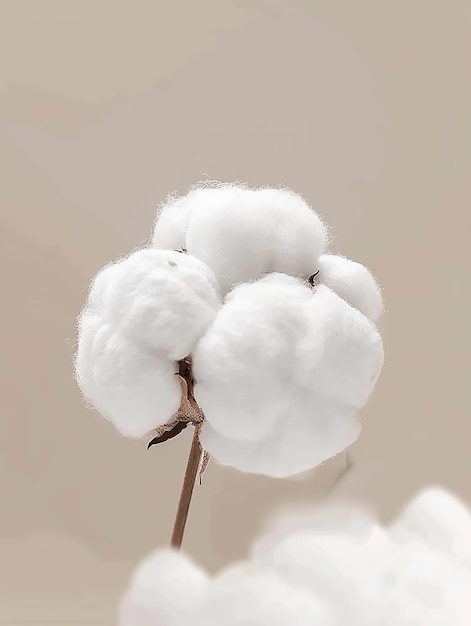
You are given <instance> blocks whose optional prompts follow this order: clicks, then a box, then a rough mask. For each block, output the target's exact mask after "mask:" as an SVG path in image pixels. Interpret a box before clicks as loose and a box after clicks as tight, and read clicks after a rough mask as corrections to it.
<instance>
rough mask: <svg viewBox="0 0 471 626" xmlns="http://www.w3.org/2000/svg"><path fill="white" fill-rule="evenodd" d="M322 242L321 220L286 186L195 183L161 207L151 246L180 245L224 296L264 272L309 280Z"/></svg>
mask: <svg viewBox="0 0 471 626" xmlns="http://www.w3.org/2000/svg"><path fill="white" fill-rule="evenodd" d="M326 242H327V229H326V226H325V224H324V223H323V221H322V220H321V218H320V217H319V216H318V215H317V213H315V212H314V211H313V210H312V209H311V207H310V206H309V205H308V204H307V203H306V202H305V200H304V199H303V198H302V197H301V196H300V195H298V194H296V193H294V192H293V191H290V190H287V189H266V188H261V189H249V188H247V187H243V186H240V185H217V186H208V187H196V188H195V189H193V190H191V191H190V192H189V193H188V194H187V195H186V196H183V197H180V198H176V199H175V198H174V199H172V200H171V201H170V202H169V203H168V204H166V205H164V206H163V207H161V209H160V211H159V214H158V216H157V220H156V223H155V228H154V235H153V246H154V247H155V248H164V249H166V248H180V247H182V248H185V249H186V250H188V253H189V254H191V255H192V256H194V257H196V258H198V259H200V260H201V261H203V262H204V263H206V265H207V266H208V267H209V268H210V269H211V270H212V271H213V272H214V274H215V275H216V277H217V279H218V281H219V284H220V286H221V289H222V292H223V294H226V293H228V292H229V291H230V289H232V288H233V287H234V286H235V285H237V284H239V283H245V282H248V281H250V280H253V279H255V278H259V277H260V276H261V275H262V274H264V273H266V272H283V273H285V274H290V275H293V276H301V277H303V278H306V279H307V278H308V277H309V276H310V274H312V273H313V272H315V271H317V269H318V268H317V264H318V259H319V256H320V255H321V254H322V253H323V252H324V249H325V246H326Z"/></svg>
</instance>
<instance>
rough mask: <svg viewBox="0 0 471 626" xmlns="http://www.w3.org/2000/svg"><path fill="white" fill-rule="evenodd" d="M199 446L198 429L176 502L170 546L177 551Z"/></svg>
mask: <svg viewBox="0 0 471 626" xmlns="http://www.w3.org/2000/svg"><path fill="white" fill-rule="evenodd" d="M201 454H202V453H201V446H200V443H199V438H198V429H197V428H195V429H194V432H193V440H192V442H191V448H190V454H189V456H188V463H187V466H186V471H185V477H184V479H183V485H182V490H181V493H180V501H179V502H178V508H177V514H176V516H175V523H174V525H173V533H172V540H171V546H172V547H173V548H176V549H177V550H179V549H180V548H181V545H182V541H183V534H184V532H185V525H186V520H187V517H188V511H189V509H190V504H191V496H192V495H193V488H194V486H195V481H196V476H197V475H198V469H199V467H200V463H201Z"/></svg>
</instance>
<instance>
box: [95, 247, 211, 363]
mask: <svg viewBox="0 0 471 626" xmlns="http://www.w3.org/2000/svg"><path fill="white" fill-rule="evenodd" d="M121 265H122V266H121V267H120V273H119V277H118V279H117V280H115V281H114V282H113V283H112V285H111V286H110V287H109V289H108V302H107V305H108V310H109V315H110V317H111V319H112V320H113V321H114V323H115V324H116V326H117V328H119V329H120V331H121V332H122V333H123V334H124V335H126V336H127V337H128V338H129V339H130V340H131V341H136V342H137V343H139V344H140V345H141V346H142V347H143V348H145V349H148V348H151V349H153V350H156V351H158V352H161V353H163V354H164V355H165V356H166V357H168V358H169V359H173V360H178V359H182V358H184V357H186V356H187V355H188V354H189V353H190V352H191V350H192V349H193V348H194V346H195V344H196V341H197V340H198V339H199V337H200V336H201V335H202V334H203V333H204V331H205V330H206V328H207V327H208V326H209V325H210V324H211V322H212V321H213V319H214V317H215V316H216V313H217V310H218V309H219V307H220V303H221V296H220V293H219V288H218V285H217V282H216V280H215V278H214V275H213V274H212V272H211V271H210V270H209V269H208V267H207V266H206V265H204V263H201V261H198V259H195V258H193V257H191V256H189V255H187V254H182V253H179V252H176V251H173V250H139V251H138V252H135V253H134V254H131V255H130V256H129V257H128V258H127V259H126V260H125V261H123V262H122V264H121Z"/></svg>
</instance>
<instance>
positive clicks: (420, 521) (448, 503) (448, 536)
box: [391, 488, 471, 573]
mask: <svg viewBox="0 0 471 626" xmlns="http://www.w3.org/2000/svg"><path fill="white" fill-rule="evenodd" d="M391 536H392V537H393V539H395V540H396V541H398V542H400V543H407V542H410V541H412V542H413V541H423V542H425V543H427V544H428V545H429V546H431V547H432V548H434V549H437V550H440V551H441V552H442V553H443V554H447V555H448V556H450V557H451V558H452V559H454V560H456V561H457V562H459V563H462V564H463V565H465V566H467V567H468V568H470V573H471V512H470V510H469V509H468V508H467V507H466V506H465V505H464V504H463V503H462V502H460V500H458V498H456V497H455V496H454V495H452V494H451V493H448V492H447V491H445V490H444V489H440V488H429V489H426V490H424V491H423V492H421V493H420V494H418V495H417V496H416V497H415V498H414V499H413V500H412V502H411V503H410V504H409V505H408V506H407V508H406V509H405V510H404V511H403V512H402V514H401V515H400V517H399V519H398V520H397V521H396V522H395V523H394V524H393V526H392V527H391Z"/></svg>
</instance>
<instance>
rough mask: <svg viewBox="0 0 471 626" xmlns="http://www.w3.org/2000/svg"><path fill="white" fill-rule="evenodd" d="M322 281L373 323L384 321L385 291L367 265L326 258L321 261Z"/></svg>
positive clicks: (320, 273)
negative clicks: (382, 318) (382, 291)
mask: <svg viewBox="0 0 471 626" xmlns="http://www.w3.org/2000/svg"><path fill="white" fill-rule="evenodd" d="M318 280H319V281H320V282H321V283H323V284H324V285H327V287H330V288H331V289H332V290H333V291H335V292H336V293H337V294H338V295H339V296H340V297H341V298H343V299H344V300H346V301H347V302H348V303H349V304H351V305H352V306H354V307H356V308H357V309H358V310H359V311H361V312H362V313H363V315H366V317H368V318H369V319H370V320H372V321H373V322H377V321H378V319H379V318H380V317H381V315H382V313H383V298H382V295H381V289H380V287H379V285H378V283H377V282H376V280H375V278H374V277H373V275H372V274H371V272H370V271H369V270H368V269H367V268H366V267H365V266H364V265H361V264H360V263H356V262H355V261H350V260H349V259H346V258H345V257H342V256H336V255H334V254H323V255H322V256H321V257H320V258H319V275H318Z"/></svg>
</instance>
